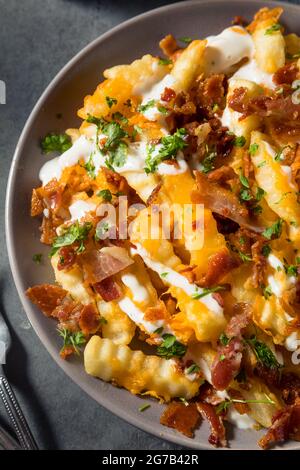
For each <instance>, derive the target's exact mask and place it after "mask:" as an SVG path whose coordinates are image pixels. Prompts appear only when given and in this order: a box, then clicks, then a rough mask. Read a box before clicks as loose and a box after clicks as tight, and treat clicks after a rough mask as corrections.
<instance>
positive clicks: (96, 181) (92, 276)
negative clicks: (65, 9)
mask: <svg viewBox="0 0 300 470" xmlns="http://www.w3.org/2000/svg"><path fill="white" fill-rule="evenodd" d="M267 5H268V6H267V7H266V6H265V5H263V4H262V3H261V2H258V1H252V2H242V1H227V2H223V1H220V0H216V1H203V2H198V1H197V2H195V1H191V2H190V1H188V2H184V3H178V4H174V5H169V6H166V7H163V8H160V9H157V10H153V11H151V12H149V13H146V14H143V15H141V16H138V17H136V18H133V19H131V20H129V21H127V22H126V23H123V24H121V25H120V26H117V27H116V28H114V29H113V30H111V31H109V32H108V33H106V34H104V35H103V36H101V37H100V38H98V39H96V40H95V41H94V42H92V43H91V44H90V45H89V46H87V47H86V48H85V49H84V50H83V51H82V52H80V53H79V54H78V55H77V56H76V57H75V58H74V59H73V60H71V62H70V63H69V64H67V65H66V66H65V68H64V69H63V70H62V71H61V72H60V73H59V74H58V75H57V77H56V78H55V79H54V80H53V81H52V83H51V84H50V85H49V87H48V88H47V89H46V91H45V92H44V94H43V95H42V97H41V98H40V100H39V102H38V103H37V105H36V107H35V108H34V110H33V111H32V114H31V116H30V118H29V120H28V122H27V124H26V126H25V128H24V131H23V133H22V135H21V138H20V141H19V144H18V146H17V149H16V153H15V157H14V159H13V163H12V168H11V173H10V178H9V184H8V189H7V205H6V230H7V232H6V233H7V245H8V251H9V258H10V263H11V267H12V271H13V275H14V280H15V283H16V287H17V289H18V292H19V295H20V298H21V300H22V303H23V306H24V309H25V311H26V313H27V315H28V317H29V320H30V321H31V323H32V325H33V327H34V329H35V331H36V333H37V334H38V336H39V337H40V339H41V341H42V342H43V344H44V345H45V347H46V348H47V349H48V351H49V352H50V354H51V355H52V357H53V358H54V359H55V360H56V361H57V363H58V364H59V366H60V367H61V368H62V369H63V370H64V371H65V372H66V373H67V374H68V375H69V376H70V377H71V378H72V379H73V380H74V381H75V382H76V383H77V384H78V385H79V386H80V387H81V388H82V389H83V390H84V391H85V392H87V393H88V394H89V395H90V396H91V397H93V398H94V399H95V400H97V401H98V402H99V403H100V404H101V405H103V406H105V407H106V408H108V409H109V410H111V411H112V412H113V413H115V414H116V415H118V416H120V417H122V418H123V419H125V420H127V421H128V422H130V423H132V424H134V425H136V426H138V427H140V428H141V429H143V430H145V431H148V432H150V433H153V434H155V435H157V436H160V437H162V438H165V439H167V440H170V441H172V442H174V443H177V444H180V445H182V446H186V447H191V448H197V449H203V448H208V449H212V448H213V447H212V446H215V447H221V448H226V447H229V448H232V449H258V448H262V449H268V448H289V449H296V448H299V444H297V442H296V441H299V440H300V365H299V364H300V295H299V292H300V289H299V287H300V283H299V280H300V279H299V274H300V206H299V203H300V196H299V194H300V192H299V188H300V145H299V144H300V120H299V113H300V37H299V36H298V34H300V30H299V19H300V9H299V7H297V6H295V5H288V4H281V3H280V2H268V4H267ZM216 11H218V15H216V14H215V12H216ZM154 24H155V28H153V25H154ZM120 37H122V41H120ZM120 64H121V65H120ZM101 76H102V79H101V80H99V77H101ZM99 81H100V83H99ZM58 118H59V119H58Z"/></svg>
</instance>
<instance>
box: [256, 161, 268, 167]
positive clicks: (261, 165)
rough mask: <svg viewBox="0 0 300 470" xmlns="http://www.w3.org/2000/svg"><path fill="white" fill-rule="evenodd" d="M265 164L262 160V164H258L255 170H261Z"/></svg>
mask: <svg viewBox="0 0 300 470" xmlns="http://www.w3.org/2000/svg"><path fill="white" fill-rule="evenodd" d="M266 163H267V162H266V161H265V160H263V161H262V162H260V163H259V164H258V165H257V168H262V167H263V166H265V164H266Z"/></svg>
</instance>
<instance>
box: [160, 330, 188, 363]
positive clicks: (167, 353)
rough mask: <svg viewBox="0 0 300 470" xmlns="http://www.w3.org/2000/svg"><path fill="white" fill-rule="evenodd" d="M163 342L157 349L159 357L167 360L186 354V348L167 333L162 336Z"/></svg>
mask: <svg viewBox="0 0 300 470" xmlns="http://www.w3.org/2000/svg"><path fill="white" fill-rule="evenodd" d="M162 339H163V342H162V343H161V344H160V345H159V346H158V348H157V355H158V356H160V357H164V358H165V359H171V358H172V357H182V356H184V355H185V353H186V346H185V345H184V344H182V343H180V342H179V341H177V340H176V338H175V336H174V335H171V334H169V333H165V334H164V335H162Z"/></svg>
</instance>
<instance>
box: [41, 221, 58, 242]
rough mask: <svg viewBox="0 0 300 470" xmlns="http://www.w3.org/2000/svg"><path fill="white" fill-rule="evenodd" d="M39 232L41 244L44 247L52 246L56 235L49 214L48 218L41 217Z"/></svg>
mask: <svg viewBox="0 0 300 470" xmlns="http://www.w3.org/2000/svg"><path fill="white" fill-rule="evenodd" d="M40 231H41V232H42V235H41V242H42V243H45V245H52V243H53V241H54V239H55V238H56V236H57V235H56V230H55V225H54V223H53V219H52V216H51V214H50V217H43V221H42V225H41V226H40Z"/></svg>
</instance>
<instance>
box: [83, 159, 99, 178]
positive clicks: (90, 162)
mask: <svg viewBox="0 0 300 470" xmlns="http://www.w3.org/2000/svg"><path fill="white" fill-rule="evenodd" d="M82 166H83V168H85V170H86V171H87V174H88V175H89V177H90V178H92V179H95V178H96V173H95V171H96V167H95V165H94V161H93V155H92V154H91V155H90V157H89V159H88V161H87V162H86V163H85V164H84V165H82Z"/></svg>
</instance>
